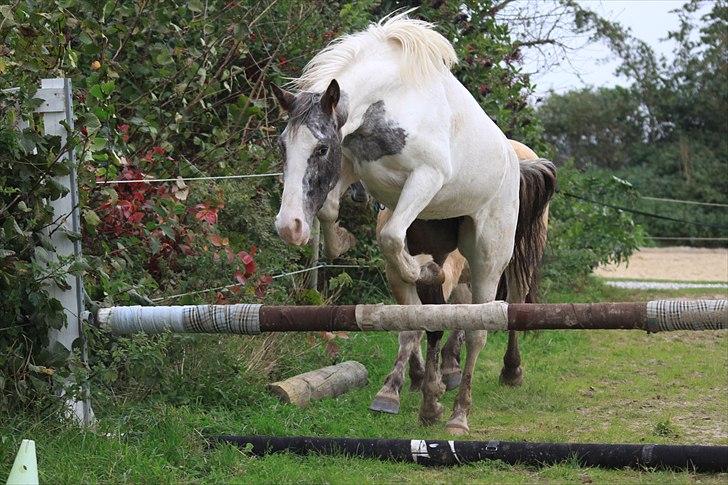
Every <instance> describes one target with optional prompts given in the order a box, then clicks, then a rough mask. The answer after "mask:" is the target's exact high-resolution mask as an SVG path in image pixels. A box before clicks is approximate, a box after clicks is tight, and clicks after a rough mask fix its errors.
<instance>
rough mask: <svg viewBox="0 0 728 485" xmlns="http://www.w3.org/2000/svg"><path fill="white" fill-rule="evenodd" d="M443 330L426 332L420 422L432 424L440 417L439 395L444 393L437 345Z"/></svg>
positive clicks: (438, 345)
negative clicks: (425, 355) (425, 356)
mask: <svg viewBox="0 0 728 485" xmlns="http://www.w3.org/2000/svg"><path fill="white" fill-rule="evenodd" d="M442 333H443V332H441V331H440V332H427V358H426V361H425V381H424V382H423V383H422V405H421V406H420V422H422V424H424V425H430V424H434V423H435V422H437V421H439V420H440V418H441V417H442V409H443V408H442V404H440V402H439V400H440V396H442V395H443V394H444V393H445V385H444V384H443V383H442V377H441V376H440V368H439V365H438V360H439V350H440V349H439V347H440V340H441V339H442Z"/></svg>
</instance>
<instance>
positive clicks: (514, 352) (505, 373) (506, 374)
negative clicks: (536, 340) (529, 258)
mask: <svg viewBox="0 0 728 485" xmlns="http://www.w3.org/2000/svg"><path fill="white" fill-rule="evenodd" d="M528 276H529V277H530V275H528ZM506 280H507V284H508V303H523V302H525V301H526V296H527V295H526V293H528V289H527V288H525V287H523V284H522V283H520V282H519V280H518V278H516V276H515V271H514V269H513V264H510V265H509V266H508V269H506ZM499 380H500V383H501V384H503V385H506V386H513V387H515V386H520V385H521V384H522V383H523V369H522V368H521V353H520V352H519V350H518V332H516V331H515V330H510V331H509V332H508V345H507V346H506V353H505V355H504V356H503V368H502V369H501V373H500V379H499Z"/></svg>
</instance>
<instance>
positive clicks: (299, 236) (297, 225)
mask: <svg viewBox="0 0 728 485" xmlns="http://www.w3.org/2000/svg"><path fill="white" fill-rule="evenodd" d="M275 225H276V231H278V235H279V236H280V237H281V239H283V240H284V241H285V242H286V243H287V244H293V245H294V246H303V245H304V244H306V243H307V242H308V240H309V238H310V237H311V229H310V228H309V226H308V223H307V222H306V221H305V220H304V219H303V218H300V217H286V216H281V215H280V214H278V217H276V224H275Z"/></svg>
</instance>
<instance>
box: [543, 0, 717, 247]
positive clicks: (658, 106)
mask: <svg viewBox="0 0 728 485" xmlns="http://www.w3.org/2000/svg"><path fill="white" fill-rule="evenodd" d="M701 6H703V5H702V4H701V2H699V1H697V0H693V1H690V2H687V3H686V4H685V5H684V6H683V7H682V8H681V9H678V10H676V12H675V14H676V15H677V16H678V18H679V20H680V23H679V28H678V30H676V31H674V32H669V33H668V34H667V36H668V38H670V39H672V40H674V41H675V43H676V44H675V45H676V47H675V51H674V53H673V55H674V60H672V61H668V60H666V59H664V58H660V59H658V58H657V57H656V56H655V55H654V53H653V52H652V51H651V49H649V48H648V47H647V46H645V45H644V44H643V43H640V42H638V41H636V40H634V39H631V38H630V37H629V36H628V35H627V34H626V33H625V32H623V31H621V30H619V29H615V28H608V27H609V26H608V25H607V24H604V23H600V22H597V21H596V20H594V19H593V18H592V17H590V16H588V15H585V16H584V22H585V23H586V24H589V23H596V24H597V25H598V28H597V30H598V31H599V33H600V35H602V36H603V37H605V38H606V39H607V40H608V41H609V43H610V45H611V46H612V48H613V49H614V51H615V52H616V53H617V54H618V55H620V57H621V58H622V60H623V62H622V65H621V67H620V72H621V73H622V74H624V75H626V76H627V77H628V79H629V80H630V82H631V85H630V86H629V87H628V88H621V87H616V88H602V89H599V90H588V89H587V90H581V91H572V92H569V93H566V94H563V95H556V94H553V95H551V96H550V97H549V98H548V99H547V100H546V102H545V103H544V105H543V106H542V107H541V108H540V109H539V115H540V116H541V117H542V119H543V122H544V127H545V130H546V133H545V136H546V139H547V140H549V141H551V142H552V143H554V145H555V146H556V148H557V151H558V157H559V159H561V160H564V159H567V158H574V159H575V160H576V162H577V164H578V166H580V167H601V168H605V169H610V170H612V173H614V174H615V175H618V176H620V177H624V178H626V179H628V180H629V181H630V182H632V183H634V185H635V187H637V188H638V189H639V190H641V191H642V192H643V193H644V194H645V195H650V196H655V197H665V198H674V199H686V200H695V201H699V202H717V203H726V199H725V190H724V189H725V183H726V175H725V174H726V159H727V158H728V141H726V137H725V112H726V110H727V109H728V70H727V69H726V62H725V59H726V49H728V44H727V42H728V39H727V38H726V35H725V32H726V28H727V26H728V4H726V2H725V1H717V2H714V3H711V4H709V5H708V6H709V10H708V11H707V13H705V14H704V15H703V16H702V18H701V22H700V23H699V24H697V23H696V20H695V19H694V17H695V13H696V12H697V11H698V10H699V8H700V7H701ZM612 27H613V26H612ZM656 180H659V181H660V183H659V184H656V183H655V181H656ZM640 208H641V209H642V210H647V211H649V212H658V213H662V214H664V215H668V216H672V217H676V216H678V218H681V219H684V220H687V221H691V222H697V223H703V224H708V225H713V226H715V227H706V226H703V227H701V226H696V225H692V224H681V223H676V222H669V221H664V220H658V219H651V218H638V220H639V221H640V222H641V223H643V224H645V225H646V227H647V228H648V230H649V232H650V233H651V234H653V235H655V236H707V237H716V236H725V235H726V232H725V231H726V228H725V223H724V222H725V211H724V210H723V209H715V208H705V207H696V206H689V207H685V206H680V205H674V204H671V205H665V204H655V203H642V204H640ZM721 226H722V228H721Z"/></svg>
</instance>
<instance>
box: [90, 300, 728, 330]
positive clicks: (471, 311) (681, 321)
mask: <svg viewBox="0 0 728 485" xmlns="http://www.w3.org/2000/svg"><path fill="white" fill-rule="evenodd" d="M96 324H97V325H99V326H101V327H103V328H106V329H109V330H110V331H112V332H113V333H116V334H120V335H123V334H132V333H149V334H153V333H163V332H167V331H170V332H173V333H230V334H243V335H257V334H259V333H263V332H308V331H329V332H334V331H348V332H356V331H403V330H428V331H437V330H454V329H461V330H597V329H603V330H616V329H636V330H645V331H647V332H666V331H673V330H726V329H728V300H689V301H676V300H655V301H649V302H642V303H578V304H538V303H528V304H516V303H513V304H508V303H505V302H502V301H495V302H490V303H482V304H472V305H343V306H267V305H257V304H237V305H189V306H155V307H141V306H129V307H111V308H102V309H101V310H99V312H98V314H97V317H96Z"/></svg>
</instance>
